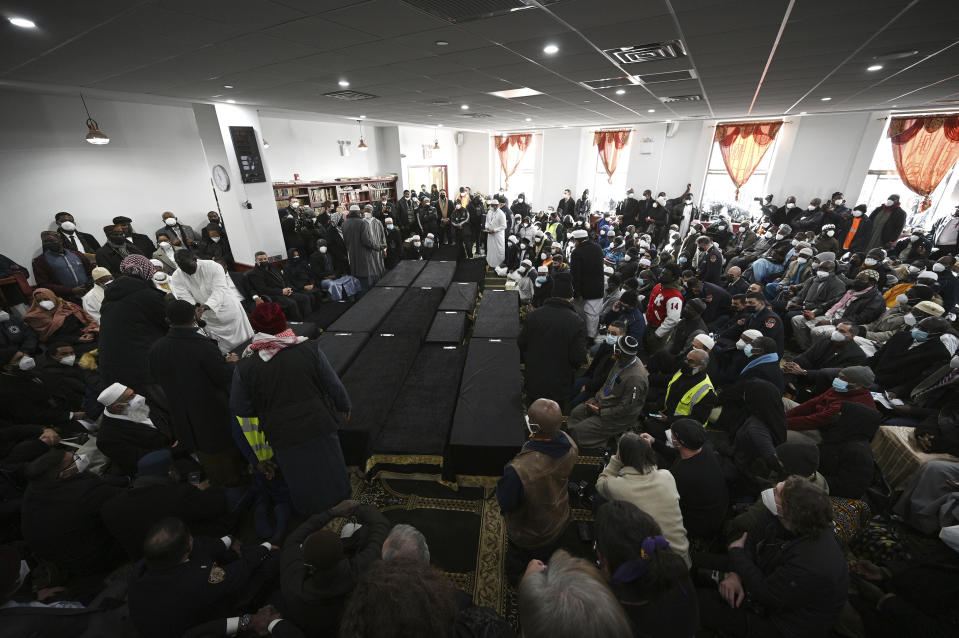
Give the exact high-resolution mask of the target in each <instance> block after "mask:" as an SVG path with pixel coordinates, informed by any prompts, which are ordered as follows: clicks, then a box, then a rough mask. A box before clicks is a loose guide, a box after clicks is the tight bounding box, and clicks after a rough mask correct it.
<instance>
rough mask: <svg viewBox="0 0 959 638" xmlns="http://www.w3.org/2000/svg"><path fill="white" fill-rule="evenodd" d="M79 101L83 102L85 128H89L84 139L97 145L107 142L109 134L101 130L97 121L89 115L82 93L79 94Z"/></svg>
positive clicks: (108, 141)
mask: <svg viewBox="0 0 959 638" xmlns="http://www.w3.org/2000/svg"><path fill="white" fill-rule="evenodd" d="M80 101H81V102H83V110H84V111H86V113H87V128H88V129H90V132H89V133H87V136H86V137H85V138H84V139H85V140H86V141H88V142H90V143H91V144H96V145H97V146H100V145H103V144H109V143H110V136H109V135H107V134H106V133H104V132H103V131H101V130H100V125H99V124H97V121H96V120H95V119H93V118H92V117H90V109H88V108H87V101H86V100H84V99H83V95H81V96H80Z"/></svg>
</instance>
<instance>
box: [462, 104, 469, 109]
mask: <svg viewBox="0 0 959 638" xmlns="http://www.w3.org/2000/svg"><path fill="white" fill-rule="evenodd" d="M460 110H461V111H468V110H470V105H469V104H460Z"/></svg>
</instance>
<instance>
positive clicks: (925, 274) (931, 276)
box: [916, 270, 939, 281]
mask: <svg viewBox="0 0 959 638" xmlns="http://www.w3.org/2000/svg"><path fill="white" fill-rule="evenodd" d="M916 279H928V280H930V281H939V275H937V274H936V273H934V272H932V271H931V270H923V271H922V272H921V273H919V274H918V275H916Z"/></svg>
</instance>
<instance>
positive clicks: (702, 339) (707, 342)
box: [693, 334, 716, 350]
mask: <svg viewBox="0 0 959 638" xmlns="http://www.w3.org/2000/svg"><path fill="white" fill-rule="evenodd" d="M693 340H694V341H698V342H699V343H701V344H703V345H704V346H706V349H707V350H712V349H713V346H714V345H716V342H715V341H713V338H712V337H710V336H709V335H707V334H702V335H696V336H695V337H694V338H693Z"/></svg>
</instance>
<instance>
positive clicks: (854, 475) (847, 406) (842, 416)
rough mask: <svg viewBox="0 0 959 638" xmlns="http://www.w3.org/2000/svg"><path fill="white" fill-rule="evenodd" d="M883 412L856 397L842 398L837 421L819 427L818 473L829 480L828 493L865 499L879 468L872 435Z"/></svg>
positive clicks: (877, 427)
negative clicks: (858, 400) (852, 398)
mask: <svg viewBox="0 0 959 638" xmlns="http://www.w3.org/2000/svg"><path fill="white" fill-rule="evenodd" d="M880 421H882V415H881V414H879V412H878V411H877V410H874V409H872V408H870V407H869V406H867V405H863V404H862V403H857V402H855V401H843V402H842V408H841V409H840V411H839V416H837V417H836V421H835V422H834V423H832V424H831V425H830V426H829V427H824V428H822V429H821V430H820V433H821V434H822V443H820V444H819V473H820V474H822V475H823V478H824V479H826V482H827V483H828V484H829V495H830V496H839V497H842V498H854V499H862V498H863V497H865V495H866V490H867V489H868V488H869V486H870V485H872V478H873V474H874V472H875V470H876V466H875V460H874V458H873V455H872V438H873V437H874V436H875V435H876V430H878V429H879V423H880Z"/></svg>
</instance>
